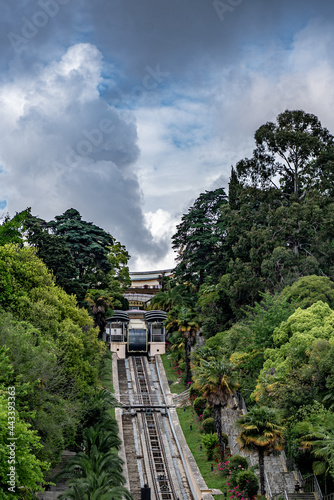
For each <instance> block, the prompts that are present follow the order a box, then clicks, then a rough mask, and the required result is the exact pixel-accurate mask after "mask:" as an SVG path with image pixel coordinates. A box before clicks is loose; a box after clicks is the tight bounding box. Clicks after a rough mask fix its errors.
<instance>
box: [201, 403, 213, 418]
mask: <svg viewBox="0 0 334 500" xmlns="http://www.w3.org/2000/svg"><path fill="white" fill-rule="evenodd" d="M212 416H213V415H212V408H210V406H208V407H207V408H205V410H204V411H203V420H205V419H206V418H210V417H212Z"/></svg>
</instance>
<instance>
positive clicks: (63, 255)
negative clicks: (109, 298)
mask: <svg viewBox="0 0 334 500" xmlns="http://www.w3.org/2000/svg"><path fill="white" fill-rule="evenodd" d="M26 226H27V240H28V243H29V245H31V246H33V247H34V248H35V249H36V252H37V255H38V257H39V258H40V259H41V260H42V261H43V262H44V264H45V265H46V266H47V268H48V269H49V270H50V271H52V273H53V275H54V276H55V279H56V283H57V285H59V286H60V287H61V288H63V289H64V290H65V291H66V292H67V293H70V294H72V293H73V294H75V295H77V296H82V295H83V294H84V293H85V290H84V288H83V286H82V284H81V283H80V282H79V280H78V276H77V271H76V267H75V262H74V258H73V256H72V254H71V250H70V248H69V246H68V245H67V243H66V239H65V238H64V237H63V236H56V235H55V234H50V233H49V231H48V225H47V222H45V221H44V220H43V219H39V218H37V217H34V216H32V215H30V214H29V215H28V216H27V218H26Z"/></svg>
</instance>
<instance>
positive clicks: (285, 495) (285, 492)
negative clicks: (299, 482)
mask: <svg viewBox="0 0 334 500" xmlns="http://www.w3.org/2000/svg"><path fill="white" fill-rule="evenodd" d="M284 498H285V500H289V497H288V494H287V491H286V490H284Z"/></svg>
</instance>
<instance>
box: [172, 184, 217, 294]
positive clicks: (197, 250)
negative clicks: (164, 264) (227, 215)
mask: <svg viewBox="0 0 334 500" xmlns="http://www.w3.org/2000/svg"><path fill="white" fill-rule="evenodd" d="M224 203H225V204H227V197H226V194H225V192H224V190H223V189H222V188H219V189H216V190H214V191H206V192H205V193H202V194H200V196H199V197H198V198H197V200H196V201H195V203H194V205H193V206H192V207H191V208H189V210H188V213H187V214H185V215H183V216H182V219H181V223H180V224H179V225H178V226H177V232H176V233H175V234H174V236H173V238H172V246H173V249H174V250H175V251H176V252H177V253H178V257H177V260H178V265H177V266H176V268H175V278H176V279H178V280H179V281H180V282H181V283H193V284H194V285H195V286H196V288H197V289H198V288H199V287H200V286H201V285H202V283H203V282H204V280H205V278H206V276H208V275H210V274H211V273H212V270H213V268H215V267H217V266H218V267H221V266H223V267H224V262H220V261H217V260H216V254H217V252H218V249H219V248H220V246H221V235H222V233H223V229H224V228H223V227H222V221H221V216H220V208H221V206H222V205H223V204H224Z"/></svg>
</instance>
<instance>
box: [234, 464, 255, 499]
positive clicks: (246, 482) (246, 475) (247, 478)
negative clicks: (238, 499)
mask: <svg viewBox="0 0 334 500" xmlns="http://www.w3.org/2000/svg"><path fill="white" fill-rule="evenodd" d="M236 480H237V484H238V486H239V491H240V492H241V491H243V492H245V494H246V495H247V496H248V498H252V497H253V496H254V495H256V494H257V492H258V489H259V480H258V478H257V477H256V475H255V474H254V472H252V471H250V470H244V471H241V472H239V474H238V475H237V477H236Z"/></svg>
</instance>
